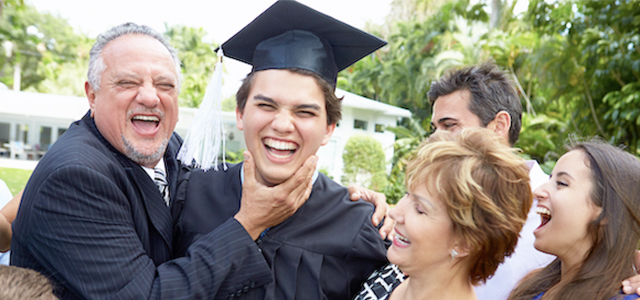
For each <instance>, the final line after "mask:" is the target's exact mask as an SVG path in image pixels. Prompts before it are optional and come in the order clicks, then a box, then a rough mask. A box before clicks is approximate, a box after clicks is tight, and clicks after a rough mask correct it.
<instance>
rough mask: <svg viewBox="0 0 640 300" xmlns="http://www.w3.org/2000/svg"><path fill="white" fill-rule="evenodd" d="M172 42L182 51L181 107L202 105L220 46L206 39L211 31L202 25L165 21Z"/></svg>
mask: <svg viewBox="0 0 640 300" xmlns="http://www.w3.org/2000/svg"><path fill="white" fill-rule="evenodd" d="M165 28H166V32H165V35H167V36H168V37H169V39H170V41H171V45H172V46H173V47H175V48H176V50H178V56H179V57H180V60H181V61H182V72H183V74H182V75H183V81H182V89H181V91H180V99H179V103H180V106H186V107H198V106H200V102H202V98H203V97H204V92H205V90H206V88H207V85H208V83H209V80H211V76H212V75H213V69H214V67H215V64H216V57H217V56H216V53H215V52H214V49H215V48H216V46H215V45H214V44H213V43H207V42H205V41H204V37H205V36H206V35H207V32H206V31H205V30H204V29H202V28H192V27H186V26H183V25H175V26H169V25H167V24H165Z"/></svg>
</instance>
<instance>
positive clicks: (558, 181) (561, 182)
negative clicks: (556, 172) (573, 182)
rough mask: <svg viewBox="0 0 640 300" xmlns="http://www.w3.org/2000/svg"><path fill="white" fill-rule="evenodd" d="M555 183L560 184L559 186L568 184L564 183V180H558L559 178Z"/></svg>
mask: <svg viewBox="0 0 640 300" xmlns="http://www.w3.org/2000/svg"><path fill="white" fill-rule="evenodd" d="M556 185H557V186H561V187H567V186H569V184H567V183H566V182H564V181H560V180H557V181H556Z"/></svg>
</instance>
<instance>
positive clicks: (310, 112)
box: [296, 110, 316, 117]
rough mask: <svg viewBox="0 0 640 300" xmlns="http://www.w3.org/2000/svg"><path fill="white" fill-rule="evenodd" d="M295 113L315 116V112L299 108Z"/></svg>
mask: <svg viewBox="0 0 640 300" xmlns="http://www.w3.org/2000/svg"><path fill="white" fill-rule="evenodd" d="M296 114H297V115H298V116H300V117H315V116H316V113H315V112H314V111H310V110H300V111H297V112H296Z"/></svg>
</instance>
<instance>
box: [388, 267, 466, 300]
mask: <svg viewBox="0 0 640 300" xmlns="http://www.w3.org/2000/svg"><path fill="white" fill-rule="evenodd" d="M431 271H433V270H431ZM391 296H392V297H391V299H392V300H395V299H404V300H416V299H464V300H466V299H469V300H475V299H477V297H476V293H475V291H474V289H473V286H472V285H471V283H470V282H469V272H468V270H466V269H463V268H461V267H459V268H453V269H449V270H447V271H446V272H423V273H421V274H414V275H411V276H410V277H408V278H407V279H406V280H405V281H404V282H403V283H401V284H400V285H399V286H398V287H397V288H396V290H394V291H393V294H392V295H391Z"/></svg>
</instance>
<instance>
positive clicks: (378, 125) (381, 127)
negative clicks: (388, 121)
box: [375, 124, 385, 132]
mask: <svg viewBox="0 0 640 300" xmlns="http://www.w3.org/2000/svg"><path fill="white" fill-rule="evenodd" d="M384 127H385V126H384V125H382V124H376V128H375V131H376V132H384Z"/></svg>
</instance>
